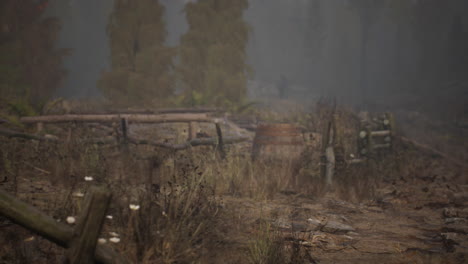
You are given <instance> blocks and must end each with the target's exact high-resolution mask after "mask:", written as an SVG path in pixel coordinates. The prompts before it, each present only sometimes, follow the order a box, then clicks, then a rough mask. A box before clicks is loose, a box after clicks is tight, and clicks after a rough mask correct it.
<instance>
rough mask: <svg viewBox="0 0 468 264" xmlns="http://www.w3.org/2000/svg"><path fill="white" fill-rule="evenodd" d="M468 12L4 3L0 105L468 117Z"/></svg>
mask: <svg viewBox="0 0 468 264" xmlns="http://www.w3.org/2000/svg"><path fill="white" fill-rule="evenodd" d="M467 11H468V1H465V0H449V1H448V0H447V1H440V0H379V1H377V0H250V1H248V0H235V1H234V0H198V1H189V0H160V1H158V0H138V1H130V0H115V1H114V0H100V1H94V0H81V1H78V0H67V1H59V0H51V1H46V0H1V1H0V12H1V13H0V26H1V28H0V29H1V31H0V101H1V105H2V107H6V105H8V106H9V107H11V106H12V105H13V106H15V109H16V110H17V111H19V112H21V113H20V114H21V115H32V114H34V113H38V112H40V109H41V107H43V106H44V104H45V103H46V102H47V101H48V100H50V99H52V98H57V97H66V98H103V99H104V100H106V101H107V102H111V103H112V104H114V105H116V106H119V107H131V106H138V107H142V106H145V107H162V106H197V105H205V106H208V105H215V106H223V107H227V108H233V107H235V106H238V105H241V104H246V103H248V102H249V101H255V100H262V99H265V98H278V97H280V93H279V91H278V86H279V83H280V82H281V80H282V79H283V82H284V80H286V82H287V92H286V95H283V97H285V98H281V99H288V100H293V101H297V102H304V103H310V102H313V101H314V100H317V99H318V98H320V97H335V98H337V99H338V100H339V101H340V102H343V103H346V104H350V105H355V106H359V107H360V108H362V107H364V108H372V107H373V105H380V106H384V107H400V108H412V110H415V111H426V112H431V113H433V114H437V115H438V116H439V117H443V118H455V116H466V114H467V113H468V109H467V108H468V107H467V105H468V104H467V102H466V101H467V98H468V96H467V93H468V74H467V73H468V12H467Z"/></svg>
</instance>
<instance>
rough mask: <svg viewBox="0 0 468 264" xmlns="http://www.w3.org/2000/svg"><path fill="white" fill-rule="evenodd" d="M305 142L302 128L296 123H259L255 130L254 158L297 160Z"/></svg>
mask: <svg viewBox="0 0 468 264" xmlns="http://www.w3.org/2000/svg"><path fill="white" fill-rule="evenodd" d="M304 148H305V142H304V138H303V135H302V130H301V128H300V127H298V126H297V125H295V124H290V123H269V124H259V125H258V126H257V129H256V131H255V138H254V142H253V150H252V157H253V159H254V160H268V161H276V162H277V161H288V162H294V161H297V160H298V159H299V158H300V156H301V153H302V151H304Z"/></svg>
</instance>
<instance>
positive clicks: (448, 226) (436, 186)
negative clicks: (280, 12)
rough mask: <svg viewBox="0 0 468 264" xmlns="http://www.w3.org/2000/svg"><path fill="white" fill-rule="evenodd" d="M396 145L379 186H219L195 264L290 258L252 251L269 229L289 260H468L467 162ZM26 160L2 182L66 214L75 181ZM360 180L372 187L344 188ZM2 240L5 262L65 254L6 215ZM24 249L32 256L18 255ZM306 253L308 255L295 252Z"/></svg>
mask: <svg viewBox="0 0 468 264" xmlns="http://www.w3.org/2000/svg"><path fill="white" fill-rule="evenodd" d="M395 152H396V153H393V154H391V155H390V156H389V157H387V158H383V159H382V160H381V161H379V166H374V169H373V170H372V173H370V174H369V175H368V176H367V177H370V178H372V177H375V179H378V180H376V181H375V182H377V184H375V185H365V184H363V183H362V182H361V181H360V180H359V178H356V177H355V176H353V175H351V174H347V173H343V174H342V175H340V176H339V177H338V178H337V179H336V185H335V186H334V189H332V190H329V191H328V192H324V193H323V194H320V195H313V194H310V193H307V192H301V191H294V190H286V189H283V190H279V191H278V192H277V193H276V194H275V195H273V196H272V197H270V198H269V199H258V198H252V197H246V196H242V195H236V194H229V193H226V194H222V195H220V196H219V197H217V199H219V201H220V202H219V207H220V211H221V213H220V214H219V215H217V216H216V217H217V221H216V225H213V226H210V227H209V228H208V229H212V230H211V234H212V235H211V236H209V237H208V238H207V239H208V240H210V241H209V242H208V243H206V246H205V247H202V248H200V249H196V250H199V251H201V252H198V254H199V255H200V256H201V257H200V258H199V259H197V261H196V262H195V263H232V264H234V263H281V262H278V261H264V262H261V261H255V260H254V259H253V258H252V247H253V245H255V243H257V244H258V243H261V242H262V239H263V240H264V239H265V236H262V230H265V229H267V232H268V234H269V237H270V238H272V239H273V240H275V241H279V242H281V246H280V247H279V248H278V250H284V249H285V248H286V249H287V250H289V252H293V253H292V254H289V255H288V259H287V261H284V262H286V263H467V262H468V206H467V205H468V167H467V166H464V165H463V164H460V163H459V162H453V160H452V159H447V158H446V157H443V156H440V155H437V154H434V153H432V152H430V151H427V150H423V149H419V148H418V147H416V146H413V145H411V144H404V145H403V144H402V145H400V146H399V147H398V149H397V150H396V151H395ZM19 155H20V154H19ZM107 162H111V163H112V160H111V161H107ZM385 163H388V164H385ZM25 164H26V166H25V167H24V168H23V172H24V173H23V175H22V177H18V178H17V179H15V181H16V182H15V186H16V187H15V188H16V190H13V189H12V187H11V186H12V182H11V181H10V182H9V183H7V184H6V183H2V185H1V186H0V187H1V188H2V189H5V190H7V191H9V192H16V193H17V194H18V197H20V198H21V199H23V200H25V201H28V202H30V203H31V204H32V205H35V206H37V207H39V208H41V210H43V211H44V212H46V213H48V214H49V215H51V216H53V217H54V218H57V219H59V218H61V217H62V218H63V216H64V215H66V212H63V213H62V212H61V211H60V208H69V207H70V206H72V205H71V204H70V203H69V202H68V200H66V199H64V200H61V199H57V197H66V196H67V195H68V196H69V195H70V192H69V190H68V189H65V188H61V185H60V184H57V183H56V182H54V181H53V180H51V177H50V175H49V174H50V173H51V172H48V171H46V170H43V171H41V168H40V167H38V166H35V165H33V164H30V165H27V163H25ZM367 180H369V179H367ZM370 180H372V179H370ZM359 188H360V190H359V193H360V194H363V193H364V194H368V195H367V196H366V195H364V196H362V195H361V196H359V195H355V194H354V195H353V193H352V192H349V191H343V190H354V189H359ZM366 188H368V189H366ZM158 191H159V190H158ZM356 193H357V191H356ZM57 208H58V209H57ZM64 210H65V209H64ZM66 210H68V211H69V209H66ZM68 211H67V212H68ZM163 213H164V212H163ZM12 234H14V235H13V236H12ZM213 234H214V235H213ZM31 237H35V239H33V240H34V242H32V241H33V240H31ZM0 245H2V247H1V248H0V253H1V254H0V263H2V264H11V263H29V262H28V261H31V259H32V260H34V259H36V258H37V256H38V255H41V256H42V258H41V260H42V261H44V259H47V261H49V263H55V262H56V263H59V262H60V261H62V259H61V258H60V256H61V255H62V254H63V249H60V248H58V247H56V246H54V245H52V244H51V243H49V242H47V241H44V240H43V239H41V238H38V237H36V236H35V235H34V234H32V233H30V232H29V231H26V230H24V229H22V228H20V227H18V226H16V225H14V224H12V223H11V222H9V221H8V220H6V219H3V218H0ZM118 247H119V249H122V248H124V247H123V246H118ZM10 251H17V253H15V254H10V253H9V252H10ZM2 254H3V256H2ZM25 254H29V255H33V256H26V257H24V258H23V259H16V260H13V259H12V257H11V256H23V255H25ZM7 255H8V256H9V257H8V256H7ZM298 255H300V256H301V257H300V262H299V261H296V260H295V259H294V257H297V256H298ZM50 261H52V262H50ZM36 263H47V262H41V261H39V260H38V261H37V262H36ZM146 263H153V262H151V261H149V262H146ZM161 263H162V262H161ZM167 263H178V262H167ZM180 263H185V262H180ZM187 263H192V262H190V261H188V262H187Z"/></svg>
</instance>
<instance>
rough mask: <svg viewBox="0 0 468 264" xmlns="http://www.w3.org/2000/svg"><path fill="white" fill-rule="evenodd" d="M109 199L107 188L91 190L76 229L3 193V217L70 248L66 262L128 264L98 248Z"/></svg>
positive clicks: (106, 248)
mask: <svg viewBox="0 0 468 264" xmlns="http://www.w3.org/2000/svg"><path fill="white" fill-rule="evenodd" d="M109 200H110V191H109V190H108V189H107V188H105V187H91V188H90V191H89V193H88V195H87V197H86V198H85V207H84V208H85V209H84V210H83V212H81V214H80V216H78V224H77V226H76V227H75V228H74V229H73V228H71V227H70V226H67V225H65V224H62V223H58V222H57V221H56V220H55V219H53V218H52V217H50V216H48V215H46V214H45V213H43V212H41V211H39V210H38V209H37V208H35V207H32V206H30V205H29V204H27V203H25V202H22V201H20V200H18V199H17V198H15V197H13V196H11V195H9V194H8V193H6V192H4V191H2V190H0V215H3V216H5V217H7V218H8V219H10V220H11V221H12V222H14V223H16V224H19V225H21V226H23V227H25V228H27V229H29V230H31V231H33V232H35V233H37V234H39V235H41V236H42V237H44V238H46V239H48V240H50V241H52V242H54V243H56V244H58V245H59V246H62V247H64V248H68V251H67V263H70V264H78V263H80V264H88V263H94V261H97V262H98V263H103V264H111V263H115V264H127V263H128V262H127V261H126V260H125V259H124V258H122V257H121V256H120V255H119V254H118V253H116V252H115V251H114V250H113V249H112V248H111V247H109V246H107V245H96V242H97V236H98V235H99V232H100V229H101V226H102V222H103V219H104V214H105V212H106V210H107V206H108V204H109Z"/></svg>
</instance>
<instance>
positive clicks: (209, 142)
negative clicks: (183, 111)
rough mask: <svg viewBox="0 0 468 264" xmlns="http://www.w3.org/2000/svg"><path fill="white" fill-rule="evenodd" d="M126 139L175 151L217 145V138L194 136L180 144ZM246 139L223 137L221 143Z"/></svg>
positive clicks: (246, 139) (246, 138) (134, 142)
mask: <svg viewBox="0 0 468 264" xmlns="http://www.w3.org/2000/svg"><path fill="white" fill-rule="evenodd" d="M128 140H129V143H132V144H135V145H151V146H155V147H161V148H167V149H172V150H176V151H177V150H184V149H188V148H191V147H196V146H217V145H218V139H217V138H196V139H192V140H190V141H187V142H185V143H182V144H170V143H163V142H156V141H152V140H146V139H135V138H129V139H128ZM248 140H249V138H248V137H227V138H224V139H223V144H235V143H240V142H245V141H248Z"/></svg>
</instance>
